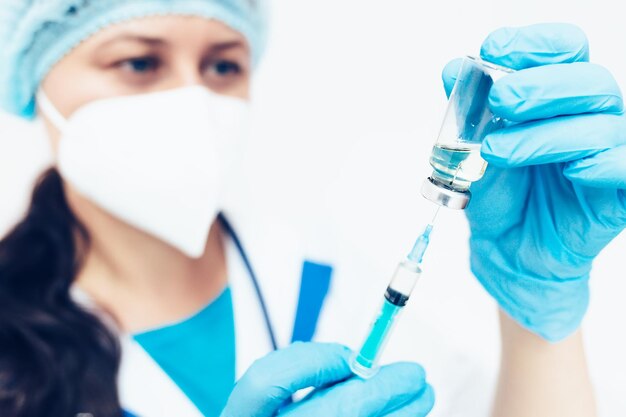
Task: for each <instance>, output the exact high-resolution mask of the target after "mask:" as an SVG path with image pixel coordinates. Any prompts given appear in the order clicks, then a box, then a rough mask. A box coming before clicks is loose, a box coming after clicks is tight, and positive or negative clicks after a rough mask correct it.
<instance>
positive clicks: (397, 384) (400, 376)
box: [285, 362, 434, 417]
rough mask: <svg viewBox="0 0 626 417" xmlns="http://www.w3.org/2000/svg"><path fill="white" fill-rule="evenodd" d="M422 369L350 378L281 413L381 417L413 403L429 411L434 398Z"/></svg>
mask: <svg viewBox="0 0 626 417" xmlns="http://www.w3.org/2000/svg"><path fill="white" fill-rule="evenodd" d="M427 386H428V385H427V384H426V375H425V372H424V369H423V368H422V367H421V366H419V365H417V364H414V363H408V362H406V363H395V364H392V365H388V366H383V367H381V369H380V370H379V371H378V373H377V374H376V375H375V376H373V377H372V378H369V379H366V380H364V379H361V378H358V377H353V378H350V379H349V380H347V381H344V382H342V383H340V384H337V385H335V386H332V387H330V388H327V389H325V390H320V391H318V392H316V393H315V394H314V395H312V396H311V397H310V398H308V399H307V400H305V401H303V402H301V403H297V404H294V405H292V406H290V407H289V411H288V412H287V413H285V415H286V416H289V417H305V416H307V417H308V416H310V415H319V416H342V417H367V416H384V415H387V414H388V413H391V412H394V411H396V410H400V409H401V408H403V407H404V406H408V405H411V406H412V407H416V406H413V402H415V401H422V402H423V406H422V408H424V409H430V408H431V407H432V404H433V401H434V397H432V396H431V397H429V396H425V394H426V391H427Z"/></svg>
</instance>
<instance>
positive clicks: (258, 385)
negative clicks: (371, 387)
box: [222, 343, 352, 417]
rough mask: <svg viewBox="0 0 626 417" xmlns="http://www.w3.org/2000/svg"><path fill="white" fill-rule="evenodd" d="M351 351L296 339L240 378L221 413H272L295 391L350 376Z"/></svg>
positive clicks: (232, 416)
mask: <svg viewBox="0 0 626 417" xmlns="http://www.w3.org/2000/svg"><path fill="white" fill-rule="evenodd" d="M351 353H352V351H351V350H350V349H348V348H347V347H345V346H342V345H338V344H332V343H294V344H293V345H291V346H289V347H287V348H285V349H281V350H277V351H274V352H272V353H270V354H269V355H267V356H265V357H263V358H261V359H259V360H257V361H256V362H255V363H254V364H252V366H251V367H250V369H248V371H247V372H246V373H245V374H244V375H243V377H242V378H241V379H240V380H239V381H238V382H237V385H235V388H234V389H233V392H232V394H231V396H230V398H229V399H228V403H227V405H226V408H225V409H224V412H223V413H222V417H243V416H251V415H254V416H256V417H265V416H268V417H269V416H273V415H274V414H275V413H276V412H277V410H278V409H279V408H280V407H281V406H282V405H283V404H284V402H285V400H287V399H288V398H289V397H291V395H292V394H293V393H294V392H296V391H298V390H300V389H303V388H308V387H320V386H323V385H326V384H330V383H336V382H339V381H342V380H344V379H346V378H348V377H350V376H351V375H352V371H351V370H350V366H349V360H350V355H351Z"/></svg>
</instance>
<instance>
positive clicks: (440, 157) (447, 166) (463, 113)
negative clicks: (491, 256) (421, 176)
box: [351, 56, 513, 378]
mask: <svg viewBox="0 0 626 417" xmlns="http://www.w3.org/2000/svg"><path fill="white" fill-rule="evenodd" d="M512 72H513V70H510V69H508V68H505V67H501V66H497V65H494V64H491V63H489V62H486V61H483V60H481V59H479V58H474V57H470V56H468V57H465V58H464V59H463V62H462V64H461V67H460V70H459V73H458V75H457V79H456V83H455V86H454V89H453V90H452V93H451V95H450V98H449V101H448V108H447V110H446V114H445V117H444V120H443V124H442V126H441V131H440V133H439V137H438V138H437V141H436V143H435V146H434V147H433V150H432V154H431V156H430V165H431V166H432V168H433V172H432V174H431V176H430V177H429V178H428V179H426V181H424V184H423V186H422V195H423V196H424V197H425V198H426V199H428V200H430V201H432V202H433V203H435V204H437V205H439V206H444V207H448V208H452V209H464V208H465V207H467V205H468V204H469V201H470V197H471V193H470V191H469V188H470V186H471V185H472V183H473V182H474V181H478V180H479V179H480V178H481V177H482V176H483V174H484V172H485V169H486V168H487V162H485V160H484V159H483V158H482V157H481V156H480V147H481V142H482V140H483V139H484V137H485V136H486V135H487V134H489V133H490V132H493V131H494V130H496V129H499V128H501V127H503V126H504V124H505V121H504V120H503V119H500V118H497V117H495V116H494V115H493V113H492V112H491V110H490V109H489V90H490V89H491V86H492V85H493V83H494V82H495V81H497V80H498V79H499V78H500V77H502V76H505V75H507V74H509V73H512ZM438 212H439V209H437V211H436V212H435V216H434V217H433V219H432V220H431V222H430V223H429V224H428V226H426V229H425V230H424V232H423V233H422V234H421V235H420V236H419V237H418V239H417V241H416V243H415V245H414V246H413V249H412V250H411V252H410V253H409V255H408V256H407V258H406V259H405V260H403V261H401V262H400V264H399V265H398V267H397V268H396V272H395V273H394V275H393V277H392V278H391V281H390V283H389V285H388V287H387V290H386V291H385V296H384V300H383V305H382V307H381V309H380V312H379V313H378V315H377V316H376V318H375V320H374V322H373V323H372V326H371V329H370V332H369V334H368V335H367V337H366V339H365V342H364V343H363V346H362V347H361V349H360V350H359V351H358V352H357V353H356V355H355V357H354V358H353V360H352V364H351V368H352V371H353V372H354V373H355V374H357V375H359V376H361V377H362V378H369V377H371V376H372V375H374V374H375V373H376V370H377V367H378V360H379V359H380V356H381V354H382V351H383V349H384V347H385V344H386V342H387V341H388V339H389V337H390V335H391V331H392V330H393V327H394V325H395V323H396V321H397V318H398V316H399V314H400V312H401V310H402V309H403V308H404V306H405V305H406V303H407V301H408V299H409V297H410V296H411V292H412V291H413V288H414V287H415V285H416V283H417V281H418V279H419V277H420V276H421V273H422V268H421V264H422V259H423V257H424V254H425V252H426V249H427V248H428V244H429V242H430V233H431V231H432V230H433V225H434V222H435V219H436V217H437V213H438Z"/></svg>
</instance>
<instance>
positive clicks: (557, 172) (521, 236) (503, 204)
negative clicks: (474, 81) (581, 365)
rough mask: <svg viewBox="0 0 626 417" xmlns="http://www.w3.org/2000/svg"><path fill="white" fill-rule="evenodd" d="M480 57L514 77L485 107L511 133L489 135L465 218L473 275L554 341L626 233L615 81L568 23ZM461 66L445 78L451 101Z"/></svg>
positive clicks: (521, 36)
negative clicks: (605, 254) (597, 265)
mask: <svg viewBox="0 0 626 417" xmlns="http://www.w3.org/2000/svg"><path fill="white" fill-rule="evenodd" d="M481 56H482V58H483V59H485V60H487V61H491V62H493V63H496V64H500V65H503V66H507V67H510V68H513V69H516V70H519V71H518V72H516V73H513V74H511V75H507V76H505V77H503V78H502V79H500V80H499V81H497V82H496V83H495V84H494V86H493V87H492V89H491V92H490V95H489V104H490V107H491V109H492V110H493V112H494V114H495V115H497V116H500V117H503V118H505V119H508V120H509V121H512V122H515V123H514V124H510V125H509V126H508V127H506V128H504V129H501V130H499V131H496V132H494V133H492V134H490V135H488V136H487V137H486V138H485V140H484V142H483V145H482V149H481V152H482V155H483V158H485V159H486V160H487V161H488V162H489V168H488V169H487V172H486V174H485V177H484V178H483V179H482V180H480V181H478V182H476V183H475V184H474V185H472V188H471V190H472V195H473V197H472V200H471V202H470V204H469V206H468V208H467V210H466V211H467V217H468V219H469V222H470V227H471V238H470V248H471V267H472V271H473V272H474V274H475V275H476V277H477V278H478V279H479V281H480V282H481V283H482V285H483V286H484V287H485V288H486V289H487V291H488V292H489V293H490V294H491V295H492V296H493V297H494V298H495V299H496V300H497V301H498V303H499V304H500V306H501V307H502V308H503V309H504V310H505V311H506V312H507V313H508V314H509V315H510V316H511V317H513V318H514V319H515V320H516V321H518V322H519V323H520V324H522V325H523V326H525V327H526V328H528V329H530V330H531V331H534V332H536V333H538V334H539V335H541V336H543V337H544V338H546V339H548V340H551V341H557V340H560V339H562V338H564V337H566V336H568V335H569V334H570V333H572V332H573V331H574V330H575V329H576V328H577V327H578V326H579V325H580V322H581V321H582V318H583V316H584V314H585V311H586V309H587V305H588V300H589V289H588V279H589V272H590V270H591V264H592V261H593V259H594V258H595V257H596V255H598V253H599V252H600V251H601V250H602V249H603V248H604V247H605V246H606V245H607V244H608V243H609V242H610V241H611V240H612V239H613V238H614V237H615V236H617V235H618V234H619V233H620V232H621V231H622V230H623V229H624V227H625V226H626V192H625V191H624V189H626V120H625V118H624V116H623V115H622V111H623V103H622V95H621V92H620V90H619V87H618V86H617V84H616V82H615V80H614V79H613V77H612V76H611V74H610V73H609V72H608V71H607V70H606V69H604V68H602V67H600V66H598V65H595V64H591V63H589V62H588V60H589V48H588V44H587V39H586V37H585V35H584V33H583V32H582V31H581V30H580V29H578V28H577V27H575V26H572V25H566V24H541V25H533V26H528V27H522V28H506V29H500V30H498V31H495V32H493V33H492V34H491V35H489V37H488V38H487V39H486V40H485V42H484V43H483V45H482V49H481ZM458 67H459V61H458V60H457V61H452V62H451V63H450V64H448V66H447V67H446V69H444V73H443V78H444V85H445V87H446V91H447V92H448V94H449V93H450V91H451V89H452V86H453V85H454V77H455V75H456V73H457V71H458Z"/></svg>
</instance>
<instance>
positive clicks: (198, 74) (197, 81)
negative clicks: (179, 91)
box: [167, 57, 208, 88]
mask: <svg viewBox="0 0 626 417" xmlns="http://www.w3.org/2000/svg"><path fill="white" fill-rule="evenodd" d="M168 84H169V85H168V86H167V87H168V88H179V87H189V86H193V85H203V86H206V85H205V84H206V80H205V78H204V74H203V69H202V65H201V64H199V63H198V60H197V59H192V58H191V57H185V58H181V59H179V60H177V61H176V62H175V63H174V65H173V66H172V76H171V77H170V81H169V83H168ZM206 87H208V86H206Z"/></svg>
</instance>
